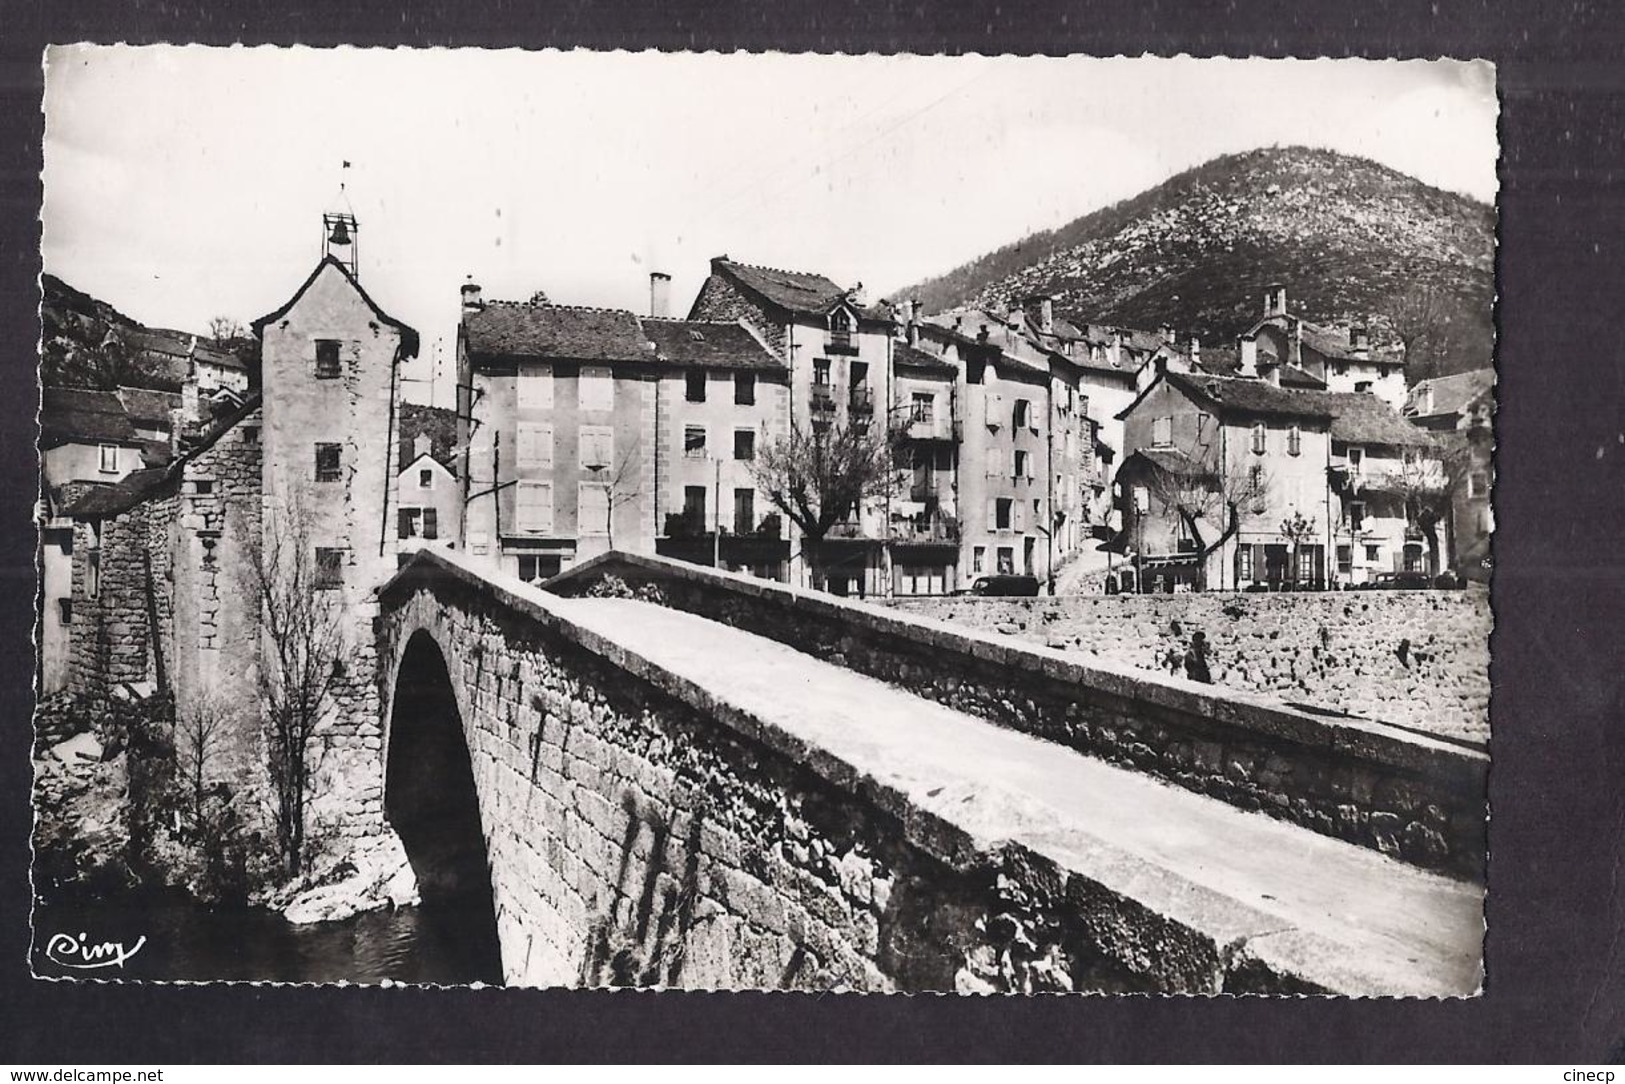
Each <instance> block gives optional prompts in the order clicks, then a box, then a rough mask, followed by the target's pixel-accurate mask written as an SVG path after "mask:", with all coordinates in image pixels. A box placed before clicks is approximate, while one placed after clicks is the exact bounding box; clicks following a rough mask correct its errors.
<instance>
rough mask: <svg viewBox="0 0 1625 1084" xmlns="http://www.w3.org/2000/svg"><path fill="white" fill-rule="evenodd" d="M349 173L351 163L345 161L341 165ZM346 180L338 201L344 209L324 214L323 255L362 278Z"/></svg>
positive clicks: (340, 183)
mask: <svg viewBox="0 0 1625 1084" xmlns="http://www.w3.org/2000/svg"><path fill="white" fill-rule="evenodd" d="M341 168H342V170H343V171H344V173H346V174H348V172H349V169H350V163H349V162H345V163H344V165H343V166H342V167H341ZM344 187H345V182H344V181H340V182H339V198H338V200H337V203H338V204H339V205H341V206H342V207H343V208H344V210H342V211H325V212H323V214H322V255H323V256H331V257H332V258H333V259H335V260H337V261H338V262H339V263H341V264H343V265H344V267H345V269H346V270H348V271H349V272H350V277H351V278H356V279H359V278H360V268H359V267H358V265H357V262H356V249H357V247H358V246H357V245H356V233H357V229H356V220H355V209H354V208H353V207H351V206H350V198H349V196H347V195H346V194H345V191H344Z"/></svg>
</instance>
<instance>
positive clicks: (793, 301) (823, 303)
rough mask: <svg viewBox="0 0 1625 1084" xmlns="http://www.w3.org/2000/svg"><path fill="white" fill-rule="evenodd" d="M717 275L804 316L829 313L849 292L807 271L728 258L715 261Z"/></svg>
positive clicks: (713, 265)
mask: <svg viewBox="0 0 1625 1084" xmlns="http://www.w3.org/2000/svg"><path fill="white" fill-rule="evenodd" d="M711 271H712V273H713V274H723V275H726V276H728V277H729V278H731V279H733V280H734V281H735V282H736V283H738V284H739V285H740V286H743V287H744V288H745V289H747V290H749V291H750V292H752V293H754V294H756V295H757V296H758V297H760V298H762V299H763V300H764V301H767V302H768V303H770V304H772V305H776V306H777V307H779V308H781V309H784V310H786V311H788V312H790V313H794V314H796V315H801V316H811V315H820V314H822V313H825V312H828V311H829V309H830V308H831V306H833V305H834V304H835V302H836V301H838V300H840V299H841V298H843V297H845V296H846V293H847V292H846V290H844V289H842V288H841V287H840V286H837V285H836V284H835V283H834V281H832V280H831V279H829V278H827V277H825V276H823V275H818V274H813V273H811V272H807V271H785V270H783V269H781V268H777V267H758V266H756V265H754V264H748V263H738V262H736V261H734V260H730V259H728V257H726V256H718V257H716V258H715V259H713V260H712V261H711Z"/></svg>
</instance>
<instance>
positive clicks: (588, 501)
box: [576, 482, 609, 535]
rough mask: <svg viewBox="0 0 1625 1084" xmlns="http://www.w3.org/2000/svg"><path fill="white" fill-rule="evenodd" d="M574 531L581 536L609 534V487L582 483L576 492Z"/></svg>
mask: <svg viewBox="0 0 1625 1084" xmlns="http://www.w3.org/2000/svg"><path fill="white" fill-rule="evenodd" d="M576 531H577V532H578V533H579V534H582V535H606V534H608V533H609V487H608V486H605V485H598V484H596V483H593V482H582V483H581V485H580V487H579V488H578V490H577V491H576Z"/></svg>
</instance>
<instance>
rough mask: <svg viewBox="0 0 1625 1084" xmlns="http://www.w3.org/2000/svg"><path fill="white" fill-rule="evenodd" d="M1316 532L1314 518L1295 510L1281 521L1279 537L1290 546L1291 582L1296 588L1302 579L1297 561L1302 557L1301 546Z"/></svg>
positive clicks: (1301, 571)
mask: <svg viewBox="0 0 1625 1084" xmlns="http://www.w3.org/2000/svg"><path fill="white" fill-rule="evenodd" d="M1317 531H1318V527H1317V525H1316V521H1315V517H1314V516H1305V515H1304V514H1303V513H1302V512H1300V511H1298V510H1297V509H1293V510H1292V514H1291V515H1289V516H1287V517H1286V518H1285V519H1283V520H1282V521H1281V537H1282V538H1284V539H1286V540H1287V541H1288V542H1289V543H1291V545H1292V582H1293V586H1297V584H1298V583H1299V582H1301V581H1302V579H1303V570H1302V568H1301V567H1300V565H1299V561H1300V559H1301V557H1302V555H1303V544H1304V543H1305V542H1307V541H1309V540H1310V539H1311V538H1313V537H1315V534H1316V533H1317Z"/></svg>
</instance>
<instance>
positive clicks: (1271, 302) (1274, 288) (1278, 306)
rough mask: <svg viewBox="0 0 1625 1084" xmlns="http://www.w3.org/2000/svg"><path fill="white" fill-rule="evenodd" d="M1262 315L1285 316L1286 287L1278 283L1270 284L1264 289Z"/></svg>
mask: <svg viewBox="0 0 1625 1084" xmlns="http://www.w3.org/2000/svg"><path fill="white" fill-rule="evenodd" d="M1264 315H1265V316H1285V315H1286V287H1285V286H1283V285H1281V284H1280V283H1279V282H1272V283H1270V284H1269V285H1268V286H1266V287H1264Z"/></svg>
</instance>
